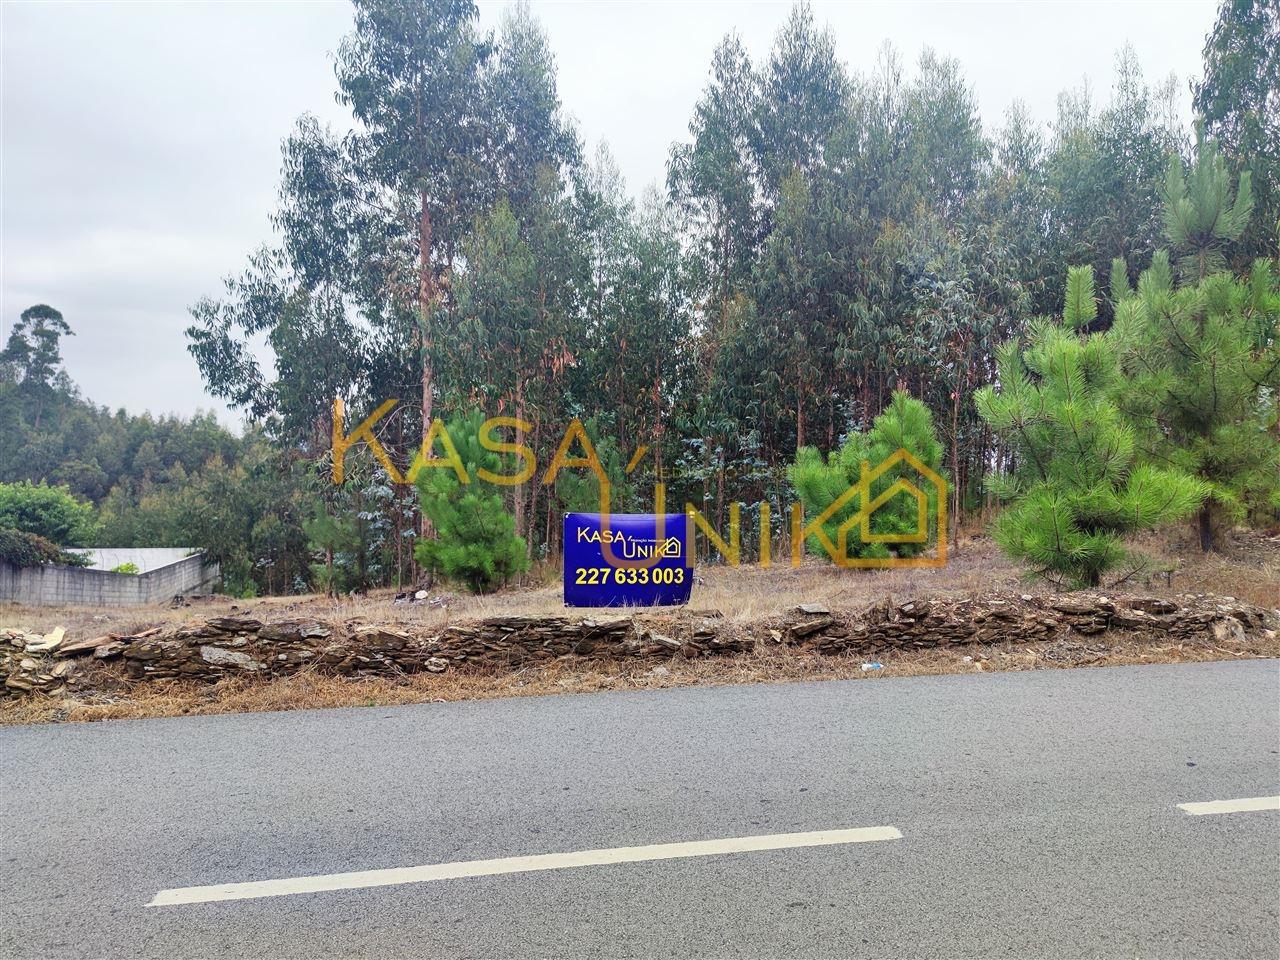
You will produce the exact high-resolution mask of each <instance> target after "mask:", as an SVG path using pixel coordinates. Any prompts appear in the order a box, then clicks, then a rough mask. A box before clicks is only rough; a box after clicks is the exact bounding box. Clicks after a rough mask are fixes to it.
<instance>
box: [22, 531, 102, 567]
mask: <svg viewBox="0 0 1280 960" xmlns="http://www.w3.org/2000/svg"><path fill="white" fill-rule="evenodd" d="M0 562H2V563H10V564H13V566H15V567H42V566H44V565H45V564H50V563H58V564H63V565H65V566H69V567H86V566H88V565H89V558H88V557H83V556H81V555H80V554H78V553H67V552H66V551H63V550H60V549H59V548H58V545H57V544H56V543H53V542H51V541H50V540H47V539H45V538H44V537H41V536H38V535H37V534H34V533H27V532H26V531H23V530H14V529H13V528H12V527H0Z"/></svg>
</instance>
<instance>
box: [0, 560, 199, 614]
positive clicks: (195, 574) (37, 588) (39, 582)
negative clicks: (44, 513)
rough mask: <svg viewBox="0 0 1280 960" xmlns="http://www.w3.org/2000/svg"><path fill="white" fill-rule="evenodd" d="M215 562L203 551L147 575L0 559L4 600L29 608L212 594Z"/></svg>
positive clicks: (127, 603)
mask: <svg viewBox="0 0 1280 960" xmlns="http://www.w3.org/2000/svg"><path fill="white" fill-rule="evenodd" d="M220 575H221V574H220V571H219V569H218V565H217V564H216V563H206V562H205V559H204V555H203V554H195V555H193V556H190V557H185V558H183V559H181V560H178V561H176V562H174V563H170V564H166V565H165V566H163V567H157V568H156V569H154V570H148V571H147V572H146V573H140V574H129V573H111V572H110V571H108V570H89V569H87V568H85V567H66V566H57V565H46V566H42V567H14V566H11V565H10V564H7V563H0V601H6V600H11V601H16V602H17V603H22V604H27V605H29V606H95V607H125V606H132V605H135V604H147V603H164V602H166V601H168V600H171V599H173V598H174V597H177V596H188V595H197V594H205V593H209V592H211V591H212V590H213V587H214V586H215V585H216V584H217V582H218V579H219V577H220Z"/></svg>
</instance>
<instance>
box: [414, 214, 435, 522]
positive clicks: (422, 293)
mask: <svg viewBox="0 0 1280 960" xmlns="http://www.w3.org/2000/svg"><path fill="white" fill-rule="evenodd" d="M421 195H422V212H421V215H420V216H419V218H418V313H419V317H418V324H419V327H420V334H421V345H422V440H423V442H424V443H425V442H426V439H427V435H428V434H429V433H430V432H431V401H432V391H433V387H434V384H433V382H432V381H433V380H434V378H435V370H434V369H432V365H431V348H432V343H431V337H430V327H431V320H432V317H431V315H432V312H433V311H434V308H435V298H436V285H435V278H434V277H433V276H432V275H431V208H430V207H429V206H428V204H427V191H426V190H425V189H423V191H422V194H421ZM429 455H430V451H424V453H423V456H429ZM422 536H423V537H430V536H431V518H430V517H428V516H427V514H426V511H423V513H422Z"/></svg>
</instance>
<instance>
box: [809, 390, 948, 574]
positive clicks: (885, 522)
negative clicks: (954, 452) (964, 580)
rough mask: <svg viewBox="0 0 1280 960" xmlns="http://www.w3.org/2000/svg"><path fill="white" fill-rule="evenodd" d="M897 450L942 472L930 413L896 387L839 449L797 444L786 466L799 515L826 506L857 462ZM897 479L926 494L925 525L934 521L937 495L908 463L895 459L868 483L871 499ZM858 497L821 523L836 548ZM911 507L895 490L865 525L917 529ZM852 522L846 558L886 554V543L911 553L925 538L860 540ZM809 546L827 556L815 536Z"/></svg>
mask: <svg viewBox="0 0 1280 960" xmlns="http://www.w3.org/2000/svg"><path fill="white" fill-rule="evenodd" d="M898 450H906V451H907V452H909V453H911V454H912V455H913V456H915V457H916V458H918V459H919V460H920V461H921V462H922V463H923V464H924V465H925V466H927V467H928V468H929V469H930V470H933V471H934V472H935V473H937V474H939V475H941V474H942V444H941V443H939V442H938V437H937V434H936V432H935V430H934V426H933V416H932V414H930V412H929V408H928V407H926V406H925V405H924V404H923V403H921V402H920V401H919V400H916V399H915V398H914V397H912V396H910V395H909V394H907V393H906V392H905V391H902V390H899V391H896V392H895V393H894V395H893V399H892V400H891V401H890V402H889V406H887V407H886V408H885V409H884V412H882V413H881V414H880V415H879V416H878V417H876V419H875V421H874V422H873V423H872V425H871V429H870V430H869V431H867V432H866V433H852V434H850V435H849V437H848V438H847V439H846V440H845V441H844V443H843V444H842V445H841V447H840V449H839V450H833V451H832V452H831V453H830V454H829V455H828V456H827V457H826V458H825V459H824V458H823V456H822V454H821V453H819V452H818V450H817V448H815V447H802V448H801V449H800V450H799V452H798V453H797V454H796V461H795V463H794V464H793V465H792V466H791V468H790V469H789V470H788V471H787V477H788V479H789V480H790V481H791V485H792V486H793V487H795V490H796V494H797V495H798V496H799V497H800V501H801V503H803V504H804V510H805V516H806V517H807V518H810V519H812V518H814V517H817V516H819V515H820V514H822V513H823V512H824V511H826V510H827V509H828V508H829V507H830V506H831V505H832V504H833V503H835V502H836V500H838V499H839V498H840V497H841V496H843V495H844V494H845V493H846V492H847V491H848V489H849V488H850V487H851V486H853V485H854V484H856V483H858V481H859V479H860V477H861V472H862V463H863V461H866V463H867V464H868V465H869V466H870V467H871V468H872V469H873V470H874V469H875V467H876V466H877V465H878V464H881V463H883V462H884V461H885V460H887V459H889V458H890V457H892V456H893V455H894V454H895V453H897V452H898ZM899 479H906V480H910V481H911V482H912V483H914V484H915V485H916V486H917V487H919V488H920V489H921V490H922V491H923V492H924V493H925V495H926V496H927V498H928V504H927V508H928V518H929V526H930V527H936V526H937V509H938V497H937V490H936V489H935V488H934V485H933V484H932V483H929V482H927V481H924V482H920V481H921V478H920V477H919V476H918V475H917V474H916V471H915V468H913V467H912V466H911V465H910V464H906V463H900V464H897V465H895V466H893V467H891V468H889V469H888V470H886V471H885V472H884V473H882V474H881V475H880V476H879V477H877V478H876V479H875V480H874V481H873V482H872V484H871V496H872V498H873V499H874V498H875V497H877V496H879V495H880V494H881V493H883V492H884V491H885V490H887V489H889V487H890V486H892V485H893V483H894V482H896V481H897V480H899ZM862 506H863V505H862V503H861V500H860V498H858V497H852V498H850V499H849V501H847V502H846V503H845V504H844V505H843V506H841V508H840V509H839V510H837V511H836V512H835V513H833V514H832V515H831V517H830V518H829V519H828V520H826V521H825V522H824V523H823V524H822V529H823V533H824V534H826V536H827V539H829V540H830V541H831V543H832V544H834V545H835V546H836V547H837V548H838V547H839V544H840V540H839V530H840V527H841V525H842V524H844V523H845V522H846V521H847V520H848V519H849V518H850V517H851V516H853V515H854V514H856V513H857V512H858V511H860V510H861V509H862ZM916 510H917V507H916V502H915V500H914V499H913V498H911V497H910V496H908V495H906V494H900V495H898V496H896V497H894V498H893V499H892V500H890V501H888V502H887V503H885V504H884V505H883V506H882V507H880V509H878V510H877V511H876V512H875V513H873V514H872V515H871V521H870V528H871V533H872V534H874V535H889V534H893V535H899V536H902V535H910V534H913V533H916V532H917V526H918V524H917V512H916ZM859 533H860V531H859V527H858V526H857V525H855V526H853V527H851V528H850V530H849V532H848V539H847V541H846V544H845V551H846V555H847V556H848V557H849V558H851V559H852V558H855V557H857V558H880V559H885V558H888V557H889V556H890V548H892V552H893V554H894V555H896V556H899V557H911V556H916V555H917V554H919V553H920V552H922V551H923V550H924V549H925V547H926V546H927V544H926V543H905V542H904V543H890V544H887V545H886V544H884V543H876V542H870V543H865V542H863V540H862V538H861V536H860V535H859ZM808 545H809V549H810V551H811V552H812V553H814V554H816V555H818V556H824V557H829V556H830V554H829V553H828V552H827V549H826V547H825V546H824V545H823V544H822V541H821V540H820V539H819V538H818V537H817V536H816V535H813V536H810V537H809V544H808Z"/></svg>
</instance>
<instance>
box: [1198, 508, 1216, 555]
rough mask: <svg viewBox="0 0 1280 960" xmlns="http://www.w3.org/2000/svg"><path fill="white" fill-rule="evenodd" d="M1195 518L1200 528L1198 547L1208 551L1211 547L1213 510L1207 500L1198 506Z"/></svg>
mask: <svg viewBox="0 0 1280 960" xmlns="http://www.w3.org/2000/svg"><path fill="white" fill-rule="evenodd" d="M1197 520H1198V526H1199V528H1200V549H1201V550H1203V551H1204V552H1205V553H1208V552H1209V551H1210V550H1212V549H1213V512H1212V510H1211V509H1210V507H1209V504H1208V502H1207V501H1206V503H1205V504H1204V506H1202V507H1201V508H1200V515H1199V517H1198V518H1197Z"/></svg>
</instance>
